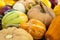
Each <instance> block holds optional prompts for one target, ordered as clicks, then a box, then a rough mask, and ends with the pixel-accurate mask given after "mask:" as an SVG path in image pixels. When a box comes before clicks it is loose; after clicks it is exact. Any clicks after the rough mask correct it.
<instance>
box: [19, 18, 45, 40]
mask: <svg viewBox="0 0 60 40" xmlns="http://www.w3.org/2000/svg"><path fill="white" fill-rule="evenodd" d="M20 27H21V28H23V29H25V30H26V31H27V32H29V33H30V34H31V35H32V36H33V38H34V39H41V38H42V37H43V35H44V33H45V32H46V27H45V25H44V24H43V23H42V22H41V21H39V20H37V19H30V20H29V21H28V23H24V24H20Z"/></svg>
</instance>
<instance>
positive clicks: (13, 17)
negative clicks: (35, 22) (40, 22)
mask: <svg viewBox="0 0 60 40" xmlns="http://www.w3.org/2000/svg"><path fill="white" fill-rule="evenodd" d="M27 21H28V17H27V15H26V14H24V13H22V12H20V11H11V12H7V13H6V14H5V16H4V17H3V19H2V27H3V28H7V25H12V24H20V23H25V22H27Z"/></svg>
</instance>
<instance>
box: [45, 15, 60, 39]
mask: <svg viewBox="0 0 60 40" xmlns="http://www.w3.org/2000/svg"><path fill="white" fill-rule="evenodd" d="M45 37H46V39H47V40H60V16H58V17H56V18H55V19H54V20H53V21H52V22H51V24H50V26H49V28H48V31H47V32H46V35H45Z"/></svg>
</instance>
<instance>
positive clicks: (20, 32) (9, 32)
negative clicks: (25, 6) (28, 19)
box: [0, 27, 33, 40]
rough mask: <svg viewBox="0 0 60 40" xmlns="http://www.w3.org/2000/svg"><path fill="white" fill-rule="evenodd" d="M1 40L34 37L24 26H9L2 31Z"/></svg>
mask: <svg viewBox="0 0 60 40" xmlns="http://www.w3.org/2000/svg"><path fill="white" fill-rule="evenodd" d="M0 40H33V37H32V36H31V35H30V34H29V33H28V32H27V31H25V30H24V29H22V28H16V27H9V28H7V29H2V30H1V31H0Z"/></svg>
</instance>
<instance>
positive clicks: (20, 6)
mask: <svg viewBox="0 0 60 40" xmlns="http://www.w3.org/2000/svg"><path fill="white" fill-rule="evenodd" d="M13 9H15V10H18V11H21V12H23V13H25V12H26V10H25V6H24V5H23V4H22V3H20V2H19V1H18V2H16V3H15V4H14V6H13Z"/></svg>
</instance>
